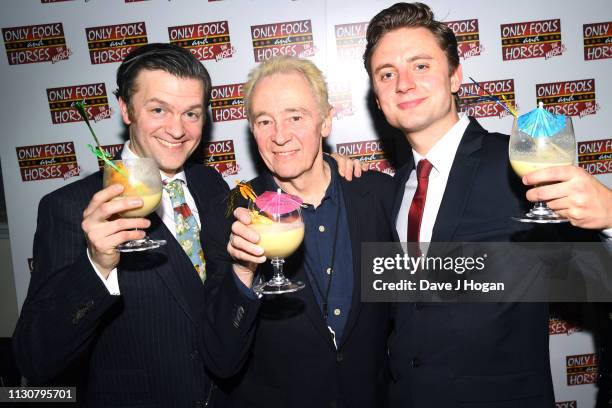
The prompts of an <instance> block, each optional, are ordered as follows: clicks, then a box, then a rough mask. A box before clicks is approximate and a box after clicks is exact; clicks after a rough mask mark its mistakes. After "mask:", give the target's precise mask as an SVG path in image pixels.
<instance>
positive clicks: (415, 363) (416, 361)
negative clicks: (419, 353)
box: [410, 357, 421, 368]
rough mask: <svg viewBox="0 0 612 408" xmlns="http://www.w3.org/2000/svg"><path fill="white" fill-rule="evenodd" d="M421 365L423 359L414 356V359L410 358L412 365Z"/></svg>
mask: <svg viewBox="0 0 612 408" xmlns="http://www.w3.org/2000/svg"><path fill="white" fill-rule="evenodd" d="M420 366H421V360H419V358H418V357H415V358H413V359H412V360H410V367H412V368H417V367H420Z"/></svg>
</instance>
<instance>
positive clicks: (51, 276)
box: [13, 164, 227, 407]
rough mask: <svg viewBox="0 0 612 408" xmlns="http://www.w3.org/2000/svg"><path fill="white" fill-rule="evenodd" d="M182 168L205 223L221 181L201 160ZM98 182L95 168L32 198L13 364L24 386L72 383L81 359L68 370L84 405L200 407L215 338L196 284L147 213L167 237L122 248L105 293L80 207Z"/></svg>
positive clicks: (152, 231)
mask: <svg viewBox="0 0 612 408" xmlns="http://www.w3.org/2000/svg"><path fill="white" fill-rule="evenodd" d="M185 172H186V176H187V184H188V187H189V190H190V192H191V194H192V195H193V197H194V199H195V201H196V203H197V207H198V210H199V214H200V218H201V220H202V226H203V230H206V228H207V224H208V221H207V217H208V214H209V205H210V202H211V200H210V198H211V197H214V196H215V195H218V194H222V193H223V192H225V191H227V185H226V183H225V182H224V181H223V179H222V178H221V177H220V176H219V175H218V174H217V173H216V172H215V171H214V170H212V169H210V168H207V167H204V166H203V165H188V164H186V166H185ZM101 187H102V176H101V173H100V172H98V173H95V174H93V175H91V176H89V177H86V178H84V179H82V180H79V181H76V182H74V183H72V184H70V185H67V186H65V187H63V188H61V189H59V190H56V191H54V192H52V193H50V194H48V195H46V196H45V197H43V198H42V200H41V202H40V205H39V209H38V225H37V229H36V235H35V238H34V269H33V271H32V276H31V281H30V287H29V290H28V295H27V298H26V301H25V303H24V305H23V309H22V311H21V316H20V318H19V321H18V323H17V327H16V329H15V333H14V336H13V341H14V349H15V353H16V358H17V362H18V365H19V368H20V370H21V372H22V374H23V375H24V376H25V377H26V378H27V379H28V380H29V382H30V383H31V384H49V383H55V384H57V383H62V382H63V383H64V384H65V385H73V384H72V383H69V382H66V381H67V380H65V378H66V377H64V376H65V375H67V374H68V373H69V371H70V370H71V369H72V368H73V367H71V366H73V365H75V364H77V363H79V362H81V363H82V364H77V365H78V366H79V367H78V368H79V370H80V371H78V372H77V374H76V375H77V376H78V377H79V378H81V379H84V380H85V381H84V382H85V386H86V388H87V391H86V395H84V394H79V395H78V400H79V401H80V402H83V401H85V400H86V401H87V406H88V407H98V406H99V407H136V406H138V407H179V406H180V407H187V406H189V407H193V406H205V401H206V400H207V399H211V400H212V397H211V395H213V394H214V392H213V391H214V387H212V386H211V382H210V380H209V376H208V374H207V372H206V369H205V362H206V361H207V360H209V359H210V357H209V351H208V350H209V347H208V346H209V344H210V343H211V342H214V341H215V340H214V338H209V337H208V334H207V333H205V332H204V331H203V330H202V325H201V321H202V315H203V303H204V296H203V294H204V285H203V284H202V282H201V281H200V280H199V278H198V276H197V274H196V273H195V271H194V268H193V265H192V264H191V262H190V261H189V258H188V257H187V256H186V255H185V253H184V251H183V250H182V248H181V247H180V245H179V244H178V242H177V241H176V240H175V239H174V238H173V236H172V235H171V233H170V232H169V231H168V229H167V228H166V226H165V225H164V224H163V222H162V221H161V220H160V218H159V217H158V216H157V215H156V214H155V213H153V214H151V215H150V216H149V219H150V220H151V227H150V228H149V229H148V230H147V233H148V234H149V236H151V237H152V238H161V239H165V240H166V241H167V242H168V243H167V245H165V246H163V247H161V248H159V249H157V250H153V251H144V252H134V253H129V254H126V253H124V254H122V255H121V261H120V264H119V266H118V278H119V288H120V291H121V295H120V296H111V295H110V294H109V292H108V290H107V289H106V288H105V286H104V285H103V283H102V282H101V280H100V278H99V277H98V276H97V274H96V273H95V271H94V270H93V268H92V266H91V264H90V262H89V260H88V258H87V254H86V248H87V246H86V241H85V235H84V233H83V231H82V230H81V221H82V214H83V210H84V209H85V207H86V205H87V204H88V202H89V201H90V199H91V197H92V196H93V195H94V193H96V192H97V191H98V190H100V189H101ZM204 251H205V256H208V255H209V254H208V251H207V249H206V248H204ZM211 256H214V255H211ZM73 378H74V377H73ZM68 381H70V380H68ZM209 406H210V405H209Z"/></svg>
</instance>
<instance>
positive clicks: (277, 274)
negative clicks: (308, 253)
mask: <svg viewBox="0 0 612 408" xmlns="http://www.w3.org/2000/svg"><path fill="white" fill-rule="evenodd" d="M270 263H271V264H272V267H273V268H274V276H272V282H274V283H275V284H277V285H280V284H282V283H284V282H285V276H284V275H283V264H284V263H285V260H284V259H283V258H272V260H271V261H270Z"/></svg>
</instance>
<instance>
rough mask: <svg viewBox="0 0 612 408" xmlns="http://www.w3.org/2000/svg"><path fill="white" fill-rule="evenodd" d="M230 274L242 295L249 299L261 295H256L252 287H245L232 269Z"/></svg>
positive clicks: (254, 298) (255, 298)
mask: <svg viewBox="0 0 612 408" xmlns="http://www.w3.org/2000/svg"><path fill="white" fill-rule="evenodd" d="M232 276H233V277H234V282H236V286H237V287H238V290H240V292H242V294H243V295H244V296H246V297H248V298H249V299H251V300H257V299H259V298H260V297H261V296H258V295H257V293H255V291H254V290H253V289H252V288H249V287H247V285H245V284H244V283H243V282H242V281H241V280H240V278H239V277H238V275H236V272H234V271H233V270H232Z"/></svg>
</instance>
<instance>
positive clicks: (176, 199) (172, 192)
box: [163, 179, 185, 205]
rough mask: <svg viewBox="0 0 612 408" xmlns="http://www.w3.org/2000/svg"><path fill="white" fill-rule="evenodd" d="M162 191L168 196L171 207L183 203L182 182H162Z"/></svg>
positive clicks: (178, 180) (177, 180)
mask: <svg viewBox="0 0 612 408" xmlns="http://www.w3.org/2000/svg"><path fill="white" fill-rule="evenodd" d="M163 185H164V190H166V192H167V193H168V195H169V196H170V201H171V202H172V204H173V205H177V204H182V203H184V202H185V193H184V191H183V180H180V179H176V180H172V181H170V182H164V183H163Z"/></svg>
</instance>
